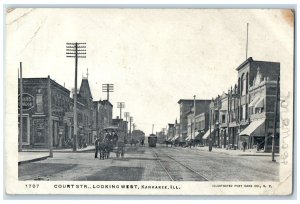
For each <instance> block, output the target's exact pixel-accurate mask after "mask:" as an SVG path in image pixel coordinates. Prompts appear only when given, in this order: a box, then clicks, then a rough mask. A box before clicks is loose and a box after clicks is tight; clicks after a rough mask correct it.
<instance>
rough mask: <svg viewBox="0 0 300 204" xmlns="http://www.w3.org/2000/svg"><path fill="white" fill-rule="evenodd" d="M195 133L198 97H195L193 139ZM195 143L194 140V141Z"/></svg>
mask: <svg viewBox="0 0 300 204" xmlns="http://www.w3.org/2000/svg"><path fill="white" fill-rule="evenodd" d="M195 132H196V95H194V127H193V133H192V134H193V138H191V140H192V139H195ZM192 142H193V140H192Z"/></svg>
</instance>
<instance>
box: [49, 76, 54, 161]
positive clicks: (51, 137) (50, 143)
mask: <svg viewBox="0 0 300 204" xmlns="http://www.w3.org/2000/svg"><path fill="white" fill-rule="evenodd" d="M48 115H49V120H48V134H49V135H48V143H49V156H50V157H51V158H52V157H53V133H52V100H51V81H50V76H49V75H48Z"/></svg>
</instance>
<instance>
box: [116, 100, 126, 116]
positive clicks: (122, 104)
mask: <svg viewBox="0 0 300 204" xmlns="http://www.w3.org/2000/svg"><path fill="white" fill-rule="evenodd" d="M117 107H118V108H120V119H122V108H125V103H124V102H118V105H117Z"/></svg>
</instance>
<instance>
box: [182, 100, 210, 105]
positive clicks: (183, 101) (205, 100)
mask: <svg viewBox="0 0 300 204" xmlns="http://www.w3.org/2000/svg"><path fill="white" fill-rule="evenodd" d="M192 101H194V99H180V100H179V101H178V102H177V103H179V104H180V103H181V102H192ZM195 101H196V102H206V101H211V100H210V99H196V100H195Z"/></svg>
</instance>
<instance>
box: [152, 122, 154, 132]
mask: <svg viewBox="0 0 300 204" xmlns="http://www.w3.org/2000/svg"><path fill="white" fill-rule="evenodd" d="M153 129H154V124H152V134H153Z"/></svg>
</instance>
